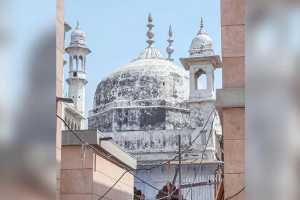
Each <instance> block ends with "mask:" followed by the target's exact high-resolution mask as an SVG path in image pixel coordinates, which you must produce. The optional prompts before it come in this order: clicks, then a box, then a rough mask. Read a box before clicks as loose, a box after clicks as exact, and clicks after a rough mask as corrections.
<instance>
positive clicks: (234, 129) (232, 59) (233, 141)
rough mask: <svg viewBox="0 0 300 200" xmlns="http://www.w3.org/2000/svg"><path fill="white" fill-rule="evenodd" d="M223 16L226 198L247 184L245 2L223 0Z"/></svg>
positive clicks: (222, 100)
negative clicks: (239, 100)
mask: <svg viewBox="0 0 300 200" xmlns="http://www.w3.org/2000/svg"><path fill="white" fill-rule="evenodd" d="M221 17H222V19H221V23H222V57H223V59H222V61H223V70H222V73H223V89H222V93H223V94H226V96H227V97H229V98H227V99H218V97H217V102H218V101H219V102H227V105H224V104H223V105H222V103H221V104H220V105H219V106H220V108H221V113H222V119H223V123H222V124H223V136H224V165H225V166H224V191H225V198H228V197H230V196H231V195H233V194H235V193H237V192H238V191H240V190H241V189H242V188H243V187H244V186H245V106H244V105H237V104H236V103H235V102H237V101H236V100H235V99H236V98H237V97H242V98H241V99H243V98H244V96H243V95H244V93H242V91H244V87H245V1H244V0H222V1H221ZM233 89H234V91H238V92H236V93H238V94H235V95H231V91H233ZM217 96H218V94H217ZM230 97H231V98H230ZM232 98H235V99H232ZM243 104H244V102H243ZM240 199H245V191H243V192H242V193H240V194H239V195H238V196H236V197H235V198H234V200H240Z"/></svg>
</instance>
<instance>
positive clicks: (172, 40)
mask: <svg viewBox="0 0 300 200" xmlns="http://www.w3.org/2000/svg"><path fill="white" fill-rule="evenodd" d="M167 41H168V43H169V45H168V47H167V53H168V60H170V61H173V59H172V58H171V56H172V53H173V52H174V49H173V47H172V43H173V42H174V39H173V31H172V26H171V25H170V26H169V38H168V40H167Z"/></svg>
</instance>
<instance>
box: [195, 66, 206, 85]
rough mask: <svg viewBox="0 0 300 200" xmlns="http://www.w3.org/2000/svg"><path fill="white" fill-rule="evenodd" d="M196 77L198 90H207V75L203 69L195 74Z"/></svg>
mask: <svg viewBox="0 0 300 200" xmlns="http://www.w3.org/2000/svg"><path fill="white" fill-rule="evenodd" d="M195 79H196V90H206V89H207V75H206V73H205V72H204V71H203V70H201V69H200V70H199V71H198V72H197V73H196V74H195Z"/></svg>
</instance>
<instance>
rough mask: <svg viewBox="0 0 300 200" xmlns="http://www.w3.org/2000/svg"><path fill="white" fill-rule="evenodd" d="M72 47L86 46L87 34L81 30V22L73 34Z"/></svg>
mask: <svg viewBox="0 0 300 200" xmlns="http://www.w3.org/2000/svg"><path fill="white" fill-rule="evenodd" d="M70 45H71V46H82V47H85V46H86V34H85V32H84V31H82V30H81V29H80V26H79V22H77V25H76V28H75V29H74V31H72V33H71V44H70Z"/></svg>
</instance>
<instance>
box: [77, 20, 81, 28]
mask: <svg viewBox="0 0 300 200" xmlns="http://www.w3.org/2000/svg"><path fill="white" fill-rule="evenodd" d="M76 29H80V25H79V20H77V21H76Z"/></svg>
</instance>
